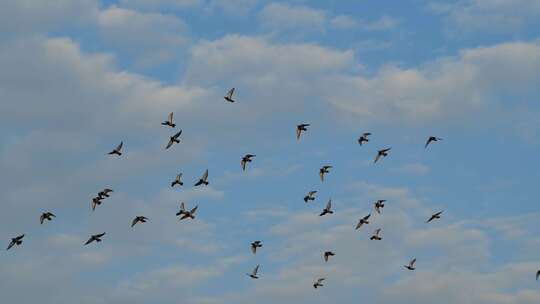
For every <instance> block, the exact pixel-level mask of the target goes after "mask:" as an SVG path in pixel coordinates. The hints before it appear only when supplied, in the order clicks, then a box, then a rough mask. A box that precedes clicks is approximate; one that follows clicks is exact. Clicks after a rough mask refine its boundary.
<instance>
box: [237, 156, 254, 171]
mask: <svg viewBox="0 0 540 304" xmlns="http://www.w3.org/2000/svg"><path fill="white" fill-rule="evenodd" d="M255 156H256V155H254V154H246V155H244V157H242V160H240V165H241V166H242V171H246V164H247V163H250V162H252V158H253V157H255Z"/></svg>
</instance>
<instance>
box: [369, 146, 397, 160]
mask: <svg viewBox="0 0 540 304" xmlns="http://www.w3.org/2000/svg"><path fill="white" fill-rule="evenodd" d="M391 149H392V148H386V149H382V150H379V151H377V156H375V160H374V161H373V163H376V162H377V161H378V160H379V159H380V158H381V157H386V156H388V151H390V150H391Z"/></svg>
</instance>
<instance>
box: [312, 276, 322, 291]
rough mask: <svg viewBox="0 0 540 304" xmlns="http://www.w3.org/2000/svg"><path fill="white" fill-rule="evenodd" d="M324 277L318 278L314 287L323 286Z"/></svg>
mask: <svg viewBox="0 0 540 304" xmlns="http://www.w3.org/2000/svg"><path fill="white" fill-rule="evenodd" d="M323 281H324V278H320V279H317V281H316V282H315V283H313V288H315V289H317V288H318V287H323V286H324V285H323V283H322V282H323Z"/></svg>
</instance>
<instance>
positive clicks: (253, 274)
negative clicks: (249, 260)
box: [246, 264, 259, 279]
mask: <svg viewBox="0 0 540 304" xmlns="http://www.w3.org/2000/svg"><path fill="white" fill-rule="evenodd" d="M258 271H259V264H257V266H255V268H254V269H253V271H252V272H251V273H246V274H247V275H248V276H249V277H251V278H252V279H258V278H259V277H258V276H257V272H258Z"/></svg>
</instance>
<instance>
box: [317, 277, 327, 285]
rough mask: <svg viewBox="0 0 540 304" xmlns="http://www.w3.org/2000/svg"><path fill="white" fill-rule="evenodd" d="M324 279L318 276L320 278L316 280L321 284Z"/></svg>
mask: <svg viewBox="0 0 540 304" xmlns="http://www.w3.org/2000/svg"><path fill="white" fill-rule="evenodd" d="M324 280H325V279H324V278H320V279H318V280H317V283H318V284H321V283H322V282H323V281H324Z"/></svg>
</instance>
